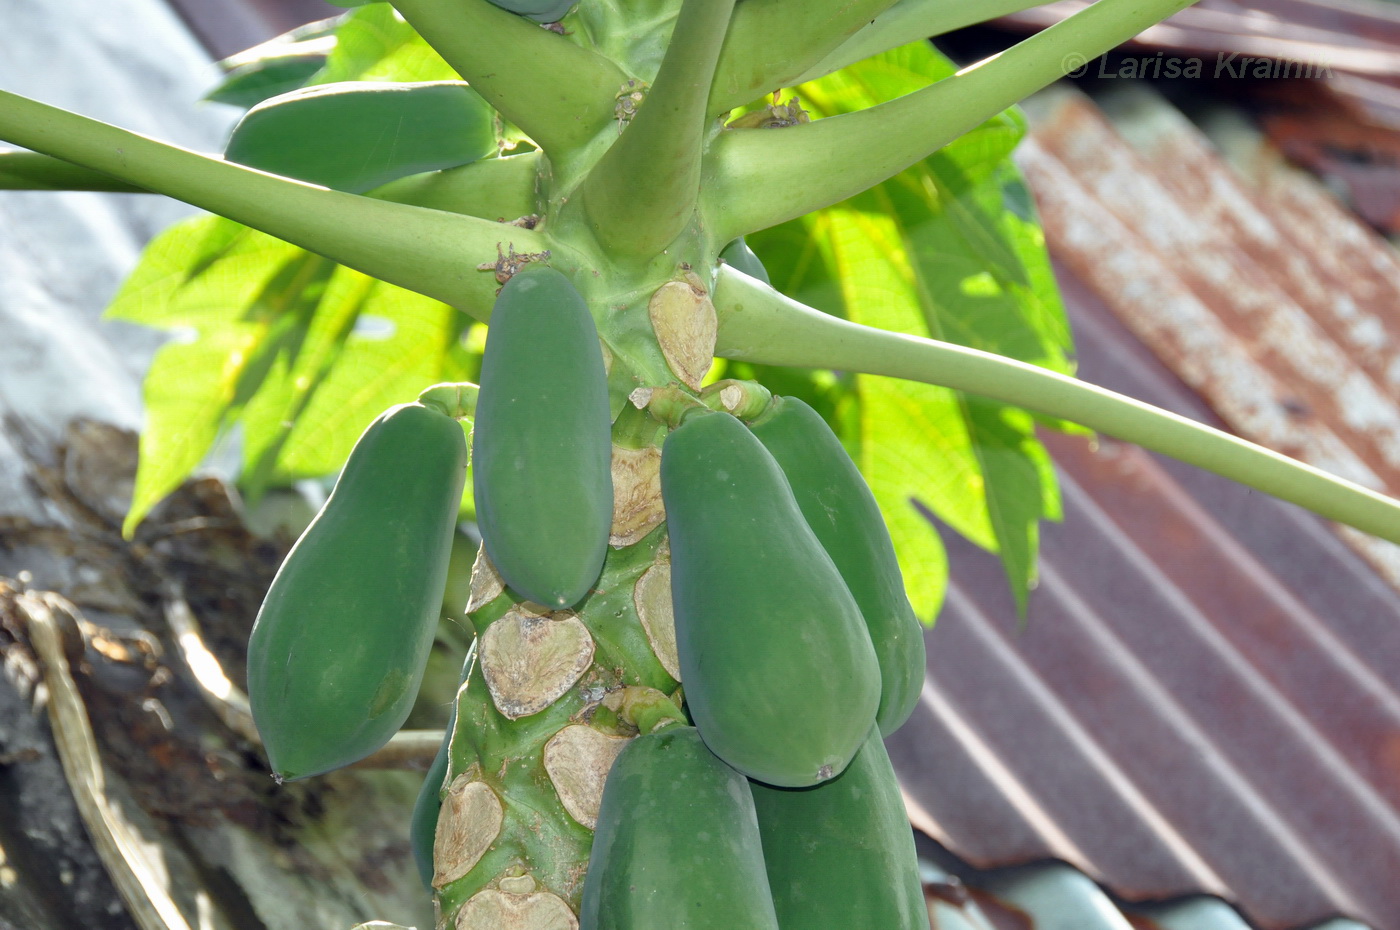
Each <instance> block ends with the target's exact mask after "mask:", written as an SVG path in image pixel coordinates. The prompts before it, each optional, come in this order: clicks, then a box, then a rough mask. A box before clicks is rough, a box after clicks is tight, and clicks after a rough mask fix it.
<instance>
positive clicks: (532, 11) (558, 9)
mask: <svg viewBox="0 0 1400 930" xmlns="http://www.w3.org/2000/svg"><path fill="white" fill-rule="evenodd" d="M577 2H578V0H491V3H493V4H495V5H496V6H498V7H500V8H501V9H503V10H509V11H510V12H512V13H519V14H520V15H521V16H524V17H526V18H527V19H533V20H534V21H535V22H537V23H557V22H559V20H561V19H563V18H564V14H565V13H567V12H569V11H570V10H571V9H573V8H574V4H575V3H577Z"/></svg>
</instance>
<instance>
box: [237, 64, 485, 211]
mask: <svg viewBox="0 0 1400 930" xmlns="http://www.w3.org/2000/svg"><path fill="white" fill-rule="evenodd" d="M494 151H496V128H495V115H494V113H493V111H492V109H491V107H490V105H489V104H488V103H487V102H486V101H485V100H483V99H482V98H481V95H480V94H478V93H477V92H476V91H474V90H472V89H471V88H470V87H468V86H467V85H466V84H463V83H462V82H460V81H428V82H422V83H396V82H375V81H346V82H344V83H339V84H320V85H316V86H313V87H306V88H302V89H300V90H294V91H291V92H290V93H286V94H281V95H279V96H276V97H272V98H269V99H267V100H264V101H263V102H262V103H259V104H258V105H257V106H255V107H253V108H252V109H251V110H249V111H248V112H247V113H245V114H244V116H243V118H242V119H241V120H239V121H238V125H236V126H234V127H233V135H232V136H231V137H230V138H229V141H228V145H227V146H226V148H225V150H224V157H225V158H227V159H228V160H229V161H234V162H238V163H239V164H241V165H247V166H248V167H250V168H257V169H259V170H261V171H269V172H271V173H273V174H280V175H283V176H284V177H289V178H296V179H298V180H301V181H307V182H309V183H312V184H320V185H322V186H324V187H330V188H334V189H335V190H341V191H349V192H350V193H352V194H360V193H364V192H365V191H367V190H370V189H371V188H375V187H378V186H379V185H381V184H387V183H389V182H390V181H393V180H397V179H398V178H402V177H407V176H408V175H410V174H419V173H421V172H424V171H437V170H440V169H443V168H454V167H457V166H458V165H465V164H468V163H470V162H474V161H476V160H477V159H480V158H485V157H486V156H487V155H490V154H491V153H492V152H494Z"/></svg>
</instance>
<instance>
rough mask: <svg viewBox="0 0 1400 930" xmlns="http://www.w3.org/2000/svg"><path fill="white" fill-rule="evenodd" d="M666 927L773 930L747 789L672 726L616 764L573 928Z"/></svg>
mask: <svg viewBox="0 0 1400 930" xmlns="http://www.w3.org/2000/svg"><path fill="white" fill-rule="evenodd" d="M662 928H665V930H738V928H743V930H777V928H778V922H777V917H776V916H775V915H774V913H773V901H772V897H771V896H770V894H769V892H768V881H767V879H766V878H765V872H764V868H763V853H762V850H761V848H760V845H759V835H758V823H757V821H756V820H755V817H754V809H753V800H752V796H751V795H750V793H749V787H748V785H747V784H746V783H745V781H744V778H743V776H742V775H740V774H739V773H738V772H736V771H734V770H733V769H731V768H730V767H729V766H727V765H725V764H724V763H723V762H721V761H720V760H719V759H717V758H716V757H715V755H714V754H713V753H712V752H710V750H709V749H707V748H706V747H705V743H704V741H702V740H701V739H700V737H699V735H698V734H697V733H696V731H695V729H694V728H693V727H687V726H681V725H678V724H673V725H672V726H669V727H666V728H665V729H662V730H657V731H655V732H653V733H649V734H647V735H645V736H639V737H637V738H636V739H634V740H632V742H630V743H628V744H627V747H626V748H625V749H623V750H622V752H621V753H620V754H619V755H618V757H617V760H616V761H615V762H614V763H613V767H612V770H611V771H610V772H609V773H608V780H607V782H606V784H605V785H604V787H603V802H602V806H601V807H600V808H599V811H598V826H597V830H596V832H595V833H594V835H593V850H592V852H591V854H590V855H589V859H588V872H587V874H586V875H585V877H584V880H583V902H582V904H581V905H580V907H579V930H662Z"/></svg>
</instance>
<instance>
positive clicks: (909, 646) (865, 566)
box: [750, 397, 926, 736]
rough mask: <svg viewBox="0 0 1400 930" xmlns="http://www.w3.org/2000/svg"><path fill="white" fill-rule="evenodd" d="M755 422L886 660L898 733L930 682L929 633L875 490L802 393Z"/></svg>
mask: <svg viewBox="0 0 1400 930" xmlns="http://www.w3.org/2000/svg"><path fill="white" fill-rule="evenodd" d="M750 427H751V428H752V429H753V433H754V435H755V436H757V437H758V439H759V441H760V442H762V443H763V445H764V447H765V448H766V449H767V450H768V451H769V452H770V453H772V455H773V458H775V459H777V461H778V465H779V466H781V468H782V469H783V474H784V475H785V476H786V477H787V480H788V484H789V485H790V486H791V487H792V493H793V496H794V497H796V498H797V506H798V507H800V508H801V509H802V516H803V517H805V518H806V520H807V525H808V526H810V527H811V528H812V532H814V533H816V535H817V539H818V540H820V541H821V544H822V548H823V549H825V550H826V553H827V555H829V556H831V560H832V561H833V562H835V563H836V568H837V569H838V570H839V571H840V572H841V577H842V579H843V580H844V581H845V582H846V587H847V588H848V589H850V592H851V595H852V596H853V597H854V598H855V600H856V604H857V605H858V606H859V607H860V612H861V614H862V615H863V616H864V617H865V624H866V627H867V628H868V629H869V631H870V640H871V642H872V643H873V644H874V646H875V657H876V658H877V659H878V660H879V663H880V681H881V690H880V710H879V712H878V713H877V714H876V716H875V721H876V723H877V724H879V727H880V733H881V734H882V735H884V736H889V735H890V734H891V733H893V732H894V731H895V730H897V729H898V728H899V727H900V725H901V724H903V723H904V721H905V720H908V719H909V715H910V714H911V713H912V712H913V710H914V705H915V704H917V703H918V702H919V694H920V692H921V691H922V690H923V686H924V664H925V659H926V656H925V652H924V633H923V627H922V626H921V625H920V623H919V618H918V617H917V616H916V615H915V614H914V608H913V607H912V606H910V604H909V597H908V596H907V595H906V594H905V592H904V576H903V575H902V574H901V573H900V570H899V562H898V560H897V559H896V558H895V554H894V544H893V543H892V542H891V541H890V531H889V530H888V529H887V528H886V527H885V521H884V519H882V518H881V516H880V507H879V505H878V504H876V503H875V495H873V494H871V493H870V488H869V486H867V485H866V483H865V479H864V478H862V477H861V474H860V470H859V469H858V468H856V465H855V463H854V462H852V461H851V457H850V456H849V455H847V454H846V450H845V448H844V447H843V446H842V445H841V440H840V439H838V438H837V437H836V434H835V433H833V432H832V431H831V427H830V426H827V424H826V420H824V419H822V416H821V414H819V413H817V412H816V411H815V410H813V409H812V408H811V407H809V406H808V405H807V404H806V403H804V402H803V401H801V400H799V399H798V398H796V397H775V398H773V401H772V403H771V404H770V406H769V407H768V409H767V410H766V411H765V412H764V413H763V414H762V415H761V416H759V417H758V418H756V419H755V420H754V421H753V422H752V423H751V424H750Z"/></svg>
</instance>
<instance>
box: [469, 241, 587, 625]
mask: <svg viewBox="0 0 1400 930" xmlns="http://www.w3.org/2000/svg"><path fill="white" fill-rule="evenodd" d="M474 423H475V425H474V430H473V438H472V449H473V456H474V458H473V466H472V483H473V491H474V493H475V495H476V520H477V526H478V528H479V529H480V530H481V539H482V543H483V544H484V545H485V546H486V554H487V555H488V556H490V558H491V563H492V564H493V565H495V566H496V571H497V572H499V573H500V575H501V578H502V580H504V581H505V583H506V585H507V586H508V587H510V588H511V589H512V590H514V591H515V592H517V593H518V594H520V595H523V596H524V597H525V598H527V599H528V600H531V601H534V602H535V603H537V604H542V605H544V606H546V607H550V608H553V609H561V608H564V607H569V606H572V605H573V604H576V603H578V601H580V600H582V598H583V596H584V595H585V594H587V593H588V589H589V587H590V586H592V584H593V582H594V581H596V580H597V579H598V573H599V572H600V571H602V567H603V557H604V556H605V555H606V554H607V550H608V533H609V531H610V529H611V527H612V511H613V496H612V438H611V429H612V420H611V415H610V413H609V410H608V385H607V374H606V372H605V371H604V369H603V353H602V346H601V345H600V343H599V342H598V331H597V330H596V329H595V328H594V325H593V318H592V317H591V316H590V315H589V313H588V306H587V305H586V304H585V303H584V301H583V298H582V297H581V296H579V293H578V291H577V290H575V289H574V286H573V284H572V283H570V281H569V279H568V278H566V277H565V276H564V275H563V274H561V273H560V272H558V271H556V270H554V269H553V268H550V267H548V266H547V265H541V264H529V265H526V266H525V267H524V268H522V269H521V270H520V271H518V272H516V273H515V275H514V276H513V277H512V278H511V279H510V280H509V281H507V282H506V284H505V286H504V287H502V288H501V293H500V296H498V297H497V298H496V303H495V306H494V307H493V308H492V310H491V321H490V326H489V328H488V329H487V332H486V350H485V352H484V353H483V354H482V359H481V393H480V394H479V395H478V397H477V403H476V418H475V421H474Z"/></svg>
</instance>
